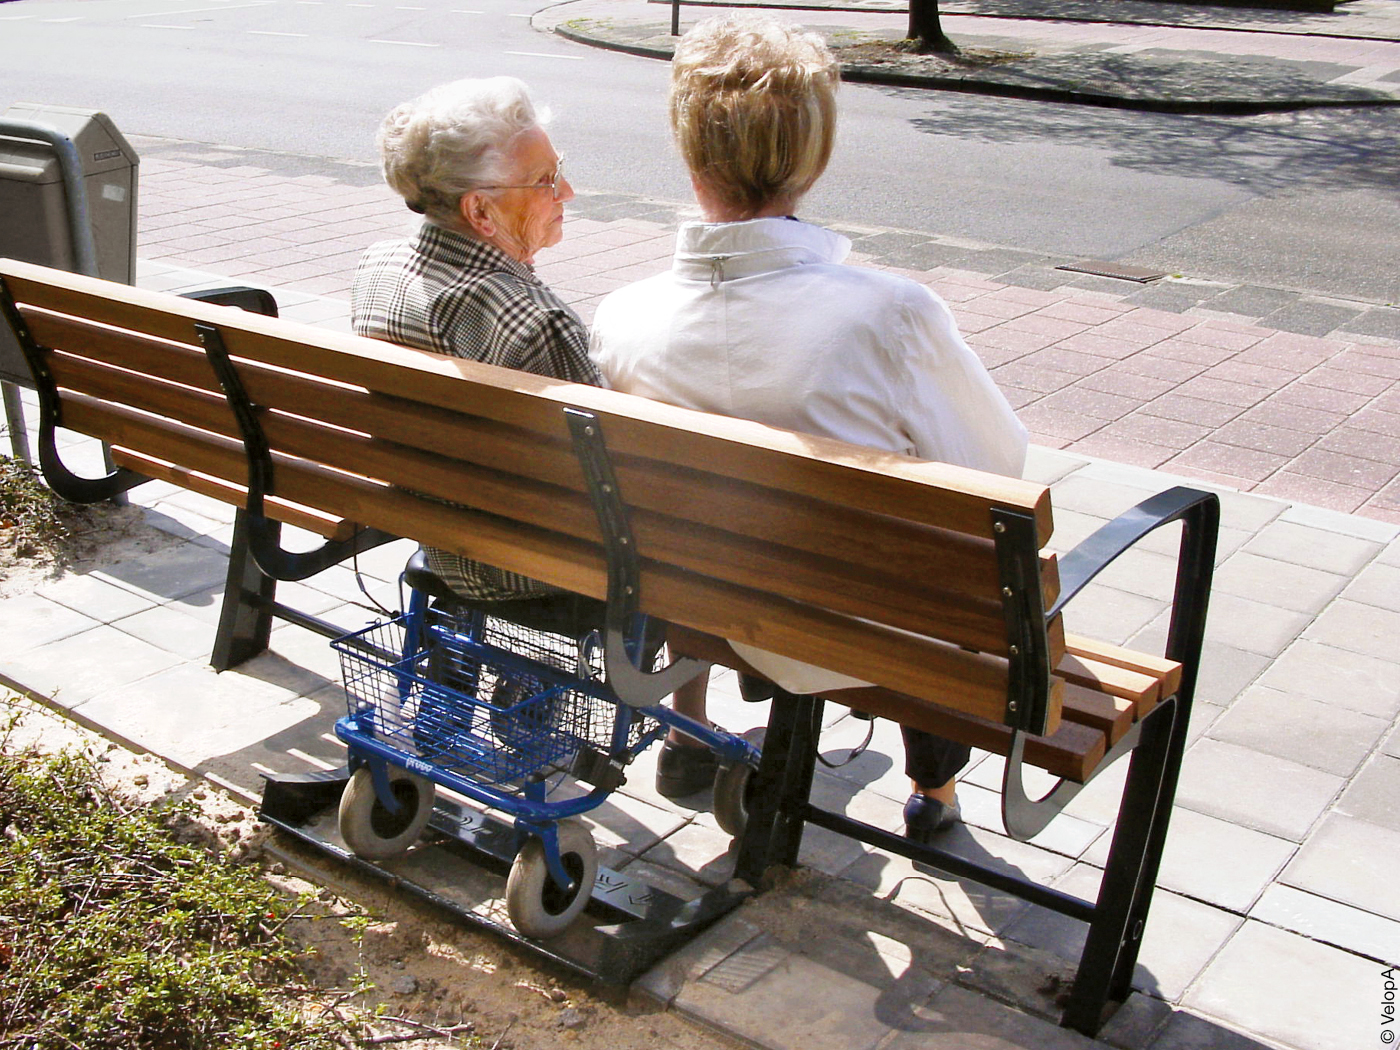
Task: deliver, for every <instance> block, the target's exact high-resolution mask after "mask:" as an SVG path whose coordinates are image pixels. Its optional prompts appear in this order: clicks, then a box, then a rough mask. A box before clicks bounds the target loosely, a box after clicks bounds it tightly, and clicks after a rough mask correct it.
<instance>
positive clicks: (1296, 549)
mask: <svg viewBox="0 0 1400 1050" xmlns="http://www.w3.org/2000/svg"><path fill="white" fill-rule="evenodd" d="M1380 549H1381V544H1379V543H1376V542H1372V541H1368V540H1365V539H1361V538H1359V537H1356V536H1347V535H1344V534H1342V533H1338V532H1331V531H1330V530H1327V529H1320V528H1313V527H1309V526H1307V525H1303V524H1300V523H1298V522H1294V521H1286V520H1285V521H1279V522H1276V523H1274V524H1272V525H1269V526H1266V527H1265V528H1264V529H1263V530H1262V531H1260V532H1259V533H1258V534H1257V535H1256V536H1254V537H1253V538H1252V539H1251V540H1250V541H1249V542H1248V543H1247V544H1245V550H1247V551H1248V552H1249V553H1251V554H1256V555H1260V556H1261V557H1266V558H1277V559H1278V560H1279V561H1286V562H1292V563H1293V564H1295V565H1303V566H1307V567H1309V568H1313V569H1320V570H1322V571H1323V572H1331V573H1337V574H1341V575H1346V576H1350V575H1352V574H1353V573H1356V572H1359V571H1360V570H1361V569H1362V568H1364V567H1365V566H1366V564H1367V563H1369V562H1370V561H1371V559H1372V558H1374V557H1375V556H1376V554H1377V553H1379V551H1380Z"/></svg>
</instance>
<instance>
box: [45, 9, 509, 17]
mask: <svg viewBox="0 0 1400 1050" xmlns="http://www.w3.org/2000/svg"><path fill="white" fill-rule="evenodd" d="M485 13H486V12H485V11H459V10H455V9H454V10H453V11H452V14H454V15H484V14H485ZM20 17H21V18H28V17H29V16H28V15H21V16H20Z"/></svg>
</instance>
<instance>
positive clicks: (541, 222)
mask: <svg viewBox="0 0 1400 1050" xmlns="http://www.w3.org/2000/svg"><path fill="white" fill-rule="evenodd" d="M546 120H547V114H545V113H542V112H540V111H538V110H536V108H535V106H534V105H533V103H532V102H531V100H530V96H529V93H528V91H527V90H526V88H525V85H524V84H522V83H521V82H520V81H519V80H516V79H514V78H513V77H493V78H490V79H484V80H459V81H456V82H454V83H451V84H445V85H443V86H441V87H437V88H434V89H433V90H431V91H429V92H427V93H426V94H424V95H422V96H420V97H419V98H416V99H413V100H412V101H410V102H405V103H404V104H403V105H401V106H398V107H397V108H395V109H394V110H393V111H392V112H391V113H390V114H389V115H388V116H387V117H386V118H385V119H384V122H383V124H382V126H381V127H380V129H379V149H380V154H381V157H382V160H383V169H384V179H385V181H386V182H387V183H388V184H389V186H390V187H391V188H392V189H393V190H394V191H395V192H397V193H398V194H399V195H400V196H401V197H403V199H404V201H405V202H406V203H407V205H408V207H409V208H410V209H411V210H412V211H414V212H417V213H419V214H421V215H422V216H423V217H424V221H423V223H422V226H421V228H420V229H419V230H418V232H417V233H416V234H415V235H414V236H412V237H410V238H408V239H407V240H396V241H384V242H381V243H379V244H375V245H373V246H371V247H370V248H369V249H368V250H367V251H366V252H365V254H364V257H363V258H362V259H361V261H360V265H359V268H358V269H357V270H356V273H355V280H354V285H353V287H352V289H351V322H352V325H353V327H354V330H355V331H356V332H357V333H358V334H360V335H364V336H369V337H371V338H374V339H384V340H388V341H389V342H394V343H400V344H403V345H405V346H412V347H417V348H418V349H421V350H433V351H436V352H438V353H443V354H452V355H455V356H458V357H468V358H471V359H473V360H476V361H484V362H486V363H488V364H493V365H501V366H503V367H506V368H518V369H521V370H522V371H526V372H533V373H535V374H537V375H544V376H550V377H552V378H555V379H564V380H568V381H570V382H576V383H589V384H593V385H595V386H596V385H597V384H598V382H599V376H598V372H597V369H596V368H595V367H594V366H593V364H592V362H591V361H590V360H589V358H588V330H587V328H586V327H585V326H584V324H583V322H582V321H580V320H579V318H578V315H576V314H575V313H574V312H573V311H572V310H571V309H570V308H569V307H568V306H567V305H566V304H565V303H564V302H563V301H562V300H561V299H560V298H559V297H558V296H557V295H555V294H554V293H553V292H552V291H550V289H549V288H547V287H546V286H545V285H544V284H543V283H542V282H541V281H540V279H539V278H538V277H536V276H535V272H534V268H533V265H532V264H533V263H534V259H535V253H536V252H538V251H539V250H540V249H541V248H546V247H549V246H550V245H554V244H558V243H559V239H560V238H561V237H562V236H563V223H564V205H565V204H566V203H567V202H568V201H570V200H571V199H573V196H574V191H573V188H572V187H571V186H570V185H569V182H568V180H567V179H566V178H565V177H564V173H563V161H562V159H561V158H560V157H559V155H558V154H557V153H556V152H555V150H554V147H553V145H551V143H550V141H549V136H548V135H547V134H546V133H545V130H544V123H545V121H546ZM425 552H426V555H427V562H428V568H429V569H431V570H432V571H433V572H434V573H435V574H436V575H437V576H439V577H440V578H442V579H443V580H444V581H445V582H446V583H447V584H448V586H449V587H451V589H452V590H453V592H454V593H455V594H456V595H458V596H459V597H460V598H463V599H467V600H469V601H471V602H473V603H475V604H477V605H482V604H487V603H491V604H494V603H504V604H502V605H500V607H499V608H493V609H492V611H493V612H496V613H497V614H498V615H501V616H504V617H506V618H507V619H513V620H516V621H517V622H522V623H529V624H531V625H533V626H539V627H541V628H543V629H546V630H551V629H554V630H559V631H560V632H561V633H567V634H580V633H585V632H586V631H587V630H588V629H590V628H591V626H592V625H593V624H596V623H598V622H601V612H600V603H598V602H596V601H595V600H593V599H591V598H585V597H583V596H581V595H574V594H569V593H567V592H561V591H559V590H558V589H556V588H553V587H549V586H548V585H546V584H544V583H541V582H539V581H537V580H533V579H530V578H528V577H525V576H521V575H519V574H516V573H511V572H507V571H506V570H504V569H499V568H496V567H494V566H490V565H484V564H481V563H480V562H474V561H470V560H468V559H466V558H462V557H460V556H458V555H456V554H452V553H450V552H448V551H442V550H437V549H434V548H425Z"/></svg>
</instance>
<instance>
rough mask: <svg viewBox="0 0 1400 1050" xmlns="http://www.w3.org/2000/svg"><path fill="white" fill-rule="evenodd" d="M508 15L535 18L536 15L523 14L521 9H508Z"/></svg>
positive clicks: (510, 16) (509, 16) (508, 16)
mask: <svg viewBox="0 0 1400 1050" xmlns="http://www.w3.org/2000/svg"><path fill="white" fill-rule="evenodd" d="M506 17H507V18H534V17H535V16H534V15H525V14H521V13H520V12H519V11H507V12H506Z"/></svg>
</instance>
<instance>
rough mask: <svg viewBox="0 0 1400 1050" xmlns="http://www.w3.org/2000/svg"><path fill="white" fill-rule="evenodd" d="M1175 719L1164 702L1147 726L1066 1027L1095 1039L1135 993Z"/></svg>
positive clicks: (1172, 788)
mask: <svg viewBox="0 0 1400 1050" xmlns="http://www.w3.org/2000/svg"><path fill="white" fill-rule="evenodd" d="M1176 715H1177V711H1176V705H1175V703H1174V702H1167V703H1164V704H1162V705H1160V706H1159V707H1158V708H1157V709H1156V710H1154V711H1153V712H1152V713H1151V714H1150V715H1149V716H1148V717H1147V718H1146V719H1144V721H1143V725H1142V737H1141V739H1140V740H1139V742H1138V746H1137V747H1136V748H1135V749H1134V750H1133V757H1132V760H1131V764H1130V765H1129V767H1128V779H1127V783H1126V785H1125V786H1124V789H1123V802H1122V805H1121V807H1120V810H1119V814H1118V821H1117V824H1116V830H1115V831H1114V834H1113V844H1112V846H1111V847H1110V848H1109V852H1108V863H1107V865H1106V866H1105V867H1104V876H1103V883H1102V886H1101V887H1100V890H1099V897H1098V902H1097V904H1096V905H1095V910H1094V919H1093V922H1091V923H1090V925H1089V934H1088V937H1087V939H1086V941H1085V944H1084V952H1083V954H1082V955H1081V956H1080V960H1079V972H1078V975H1077V976H1076V977H1075V981H1074V988H1073V990H1072V991H1071V993H1070V1001H1069V1005H1068V1006H1067V1007H1066V1008H1065V1015H1064V1018H1063V1020H1062V1021H1061V1023H1062V1024H1063V1025H1064V1026H1065V1027H1066V1028H1073V1029H1075V1030H1076V1031H1079V1032H1083V1033H1084V1034H1085V1035H1090V1036H1092V1035H1094V1034H1095V1033H1097V1032H1098V1030H1099V1027H1100V1025H1101V1024H1102V1015H1103V1009H1104V1006H1105V1004H1106V1003H1107V1002H1108V1001H1109V999H1122V998H1125V997H1126V996H1127V994H1128V991H1129V990H1130V989H1131V987H1132V975H1133V968H1134V966H1136V964H1137V956H1138V949H1139V947H1140V946H1141V944H1142V932H1143V925H1144V923H1145V922H1146V919H1147V912H1148V908H1149V906H1150V905H1151V903H1152V892H1153V890H1154V889H1155V888H1156V882H1157V869H1158V866H1159V864H1160V862H1161V855H1162V844H1163V843H1164V842H1165V840H1166V834H1167V824H1168V822H1169V820H1170V818H1171V807H1172V802H1173V800H1174V798H1175V795H1176V775H1175V769H1176V765H1174V764H1173V761H1172V757H1173V753H1174V752H1176V751H1177V747H1176V746H1175V745H1176V744H1177V743H1178V740H1177V736H1178V734H1176V733H1175V732H1173V729H1174V726H1175V724H1176V722H1177V718H1176ZM1177 765H1179V758H1178V759H1177Z"/></svg>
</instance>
